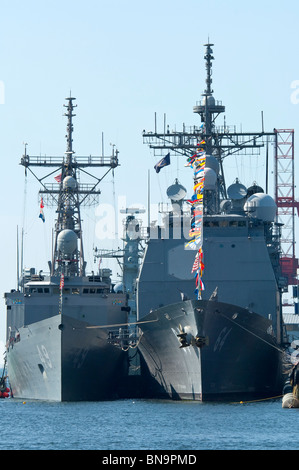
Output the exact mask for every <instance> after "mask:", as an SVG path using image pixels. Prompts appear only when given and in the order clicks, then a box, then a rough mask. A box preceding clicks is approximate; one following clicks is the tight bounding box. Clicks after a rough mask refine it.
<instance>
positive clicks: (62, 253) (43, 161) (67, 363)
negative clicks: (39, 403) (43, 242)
mask: <svg viewBox="0 0 299 470" xmlns="http://www.w3.org/2000/svg"><path fill="white" fill-rule="evenodd" d="M66 100H67V105H66V113H65V115H66V117H67V134H66V138H67V149H66V152H65V155H64V157H31V156H29V155H28V154H27V149H26V147H25V155H24V156H23V157H22V159H21V165H23V166H24V167H25V173H26V175H27V172H28V170H29V171H30V172H31V173H32V174H33V175H34V176H35V177H36V178H37V179H38V181H39V182H40V184H41V186H42V189H41V191H40V197H41V202H40V217H41V218H42V220H44V211H43V207H44V205H45V204H50V205H56V207H57V210H56V212H57V220H56V223H55V230H54V243H53V255H52V259H51V261H49V263H48V264H49V268H50V274H49V275H43V273H42V272H39V274H36V270H35V268H31V269H24V270H22V271H23V272H22V276H21V279H20V282H19V286H18V289H17V290H12V291H11V292H10V293H6V294H5V301H6V305H7V363H8V374H9V380H10V384H11V388H12V393H13V396H14V397H17V398H27V399H28V398H33V399H43V400H55V401H74V400H76V401H77V400H100V399H110V398H115V397H116V396H117V389H118V385H119V383H120V382H121V380H122V378H123V377H124V376H125V375H126V374H127V353H126V352H125V348H123V347H122V346H123V345H124V344H125V341H126V340H125V338H124V335H123V334H122V331H121V328H118V331H119V338H120V339H119V341H118V343H117V344H116V343H115V342H114V343H111V341H110V330H111V328H113V326H114V325H119V324H121V325H122V324H126V323H127V313H128V312H127V299H126V296H125V295H124V294H121V293H115V292H114V291H113V284H112V282H111V278H110V274H111V273H110V271H109V270H105V269H99V270H98V272H96V273H94V272H92V273H91V274H87V273H86V262H85V260H84V250H83V236H82V221H81V214H80V208H81V206H82V205H85V204H87V203H88V204H92V203H94V202H96V201H97V198H98V196H99V194H100V190H99V188H98V185H99V183H100V182H101V180H102V179H103V178H104V176H106V174H108V173H109V172H110V171H111V170H112V171H113V170H114V169H115V168H116V167H117V166H118V152H117V151H116V152H114V150H113V153H112V155H111V156H110V157H104V156H101V157H92V156H85V157H84V156H83V157H78V156H75V152H74V150H73V117H74V108H75V105H74V103H73V102H74V100H75V98H73V97H69V98H66ZM39 167H41V168H43V169H44V168H47V167H49V168H50V173H49V175H47V176H50V177H51V178H53V176H54V174H55V173H56V174H57V171H58V172H59V174H57V176H55V180H56V182H55V183H46V181H47V179H46V178H47V176H46V177H42V178H39V177H38V176H36V175H35V173H34V172H33V168H39ZM100 167H102V168H104V169H105V174H104V176H102V177H97V176H94V175H91V174H90V173H88V175H89V176H92V178H93V179H94V182H93V183H91V184H90V183H88V184H87V183H81V182H79V178H78V176H79V172H81V173H83V174H86V173H87V168H91V169H93V170H95V169H96V168H100ZM95 327H96V328H95Z"/></svg>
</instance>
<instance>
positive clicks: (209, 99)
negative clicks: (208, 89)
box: [202, 96, 215, 106]
mask: <svg viewBox="0 0 299 470" xmlns="http://www.w3.org/2000/svg"><path fill="white" fill-rule="evenodd" d="M206 102H207V105H208V106H215V98H214V96H204V97H203V100H202V104H203V106H205V104H206Z"/></svg>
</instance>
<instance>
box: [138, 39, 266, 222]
mask: <svg viewBox="0 0 299 470" xmlns="http://www.w3.org/2000/svg"><path fill="white" fill-rule="evenodd" d="M212 46H213V44H210V43H208V44H205V47H206V51H205V55H204V58H205V61H206V71H207V74H206V89H205V90H204V92H203V93H202V96H203V99H202V100H200V101H198V102H197V103H196V105H195V106H194V107H193V112H194V113H196V114H198V115H199V116H200V118H201V123H202V124H201V125H197V126H196V125H194V126H190V127H187V126H185V124H183V129H182V131H170V130H169V126H166V125H165V124H164V132H161V133H159V132H157V128H156V118H155V130H154V132H152V131H151V132H146V131H143V141H144V143H146V144H148V145H149V147H150V148H152V149H154V154H155V155H156V156H165V154H166V153H168V152H169V151H171V152H173V153H174V154H176V155H183V156H185V157H189V156H191V155H192V154H193V153H194V151H195V149H196V148H197V147H198V145H199V144H200V142H201V141H202V140H204V141H205V146H204V148H205V151H206V154H207V155H213V156H214V157H216V158H217V160H218V162H219V166H220V173H219V177H218V181H217V186H218V187H217V201H216V204H215V207H214V212H216V213H217V212H219V201H220V200H221V199H226V198H227V194H226V184H225V175H224V170H223V160H224V159H225V158H226V157H227V156H229V155H236V154H237V155H260V151H261V149H262V148H265V147H266V146H267V145H268V143H269V142H271V141H274V132H264V126H263V121H262V128H261V131H257V132H237V130H236V127H235V126H227V125H226V124H225V123H224V125H223V126H217V127H216V125H215V121H216V119H217V117H218V116H219V114H221V113H224V112H225V107H224V106H223V105H222V102H221V101H218V100H215V98H214V96H213V89H212V61H213V60H214V57H213V49H212ZM266 186H267V184H266ZM266 189H267V188H266Z"/></svg>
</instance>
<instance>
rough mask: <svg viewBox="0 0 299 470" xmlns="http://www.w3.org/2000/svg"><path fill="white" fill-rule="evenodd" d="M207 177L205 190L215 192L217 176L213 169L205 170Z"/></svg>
mask: <svg viewBox="0 0 299 470" xmlns="http://www.w3.org/2000/svg"><path fill="white" fill-rule="evenodd" d="M204 175H205V182H204V189H210V190H215V186H216V181H217V175H216V173H215V171H214V170H212V168H205V169H204Z"/></svg>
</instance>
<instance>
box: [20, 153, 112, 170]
mask: <svg viewBox="0 0 299 470" xmlns="http://www.w3.org/2000/svg"><path fill="white" fill-rule="evenodd" d="M63 163H64V157H63V156H60V157H59V156H58V157H57V156H48V155H47V156H46V155H45V156H42V155H39V156H33V157H30V156H29V155H23V157H22V158H21V165H23V166H25V167H28V166H50V167H51V166H53V167H59V166H61V165H63ZM73 165H74V166H78V167H93V166H94V167H102V166H105V167H112V168H116V167H117V166H118V158H117V156H116V155H112V156H110V157H104V156H102V157H99V156H92V155H89V156H82V157H80V156H78V157H73Z"/></svg>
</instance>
